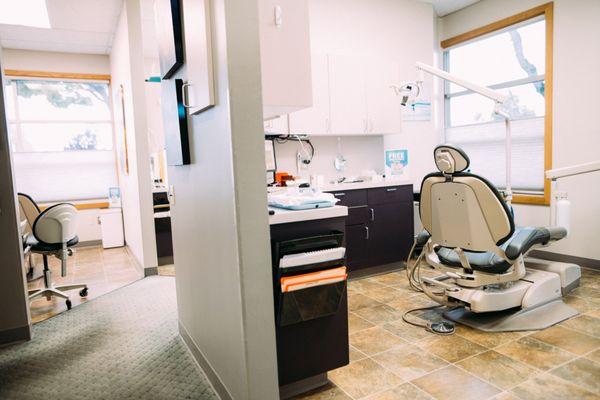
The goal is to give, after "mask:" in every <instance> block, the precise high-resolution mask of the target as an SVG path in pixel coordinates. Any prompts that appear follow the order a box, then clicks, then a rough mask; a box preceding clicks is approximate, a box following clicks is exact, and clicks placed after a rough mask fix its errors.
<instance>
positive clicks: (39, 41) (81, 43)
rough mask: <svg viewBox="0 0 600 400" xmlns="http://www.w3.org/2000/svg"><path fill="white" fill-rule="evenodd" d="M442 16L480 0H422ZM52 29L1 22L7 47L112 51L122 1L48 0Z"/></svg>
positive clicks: (146, 19) (147, 26)
mask: <svg viewBox="0 0 600 400" xmlns="http://www.w3.org/2000/svg"><path fill="white" fill-rule="evenodd" d="M153 1H154V0H141V11H142V34H143V41H144V43H143V46H144V55H145V56H146V57H156V56H157V50H156V48H157V46H156V34H155V32H154V13H153V6H152V5H153ZM420 1H423V2H426V3H429V4H431V5H432V6H433V8H434V10H435V11H436V13H437V15H438V16H440V17H443V16H444V15H448V14H450V13H453V12H455V11H458V10H460V9H462V8H465V7H467V6H470V5H471V4H474V3H477V2H478V1H479V0H420ZM46 4H47V7H48V16H49V18H50V25H51V26H52V29H43V28H32V27H26V26H17V25H6V24H0V45H1V46H2V47H4V48H8V49H25V50H40V51H56V52H69V53H84V54H110V49H111V45H112V41H113V37H114V33H115V30H116V27H117V23H118V21H119V15H120V13H121V8H122V5H123V0H46Z"/></svg>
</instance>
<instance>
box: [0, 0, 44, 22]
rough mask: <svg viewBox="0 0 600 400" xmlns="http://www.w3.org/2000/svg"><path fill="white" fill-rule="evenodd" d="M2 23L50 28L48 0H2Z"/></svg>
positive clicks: (0, 6)
mask: <svg viewBox="0 0 600 400" xmlns="http://www.w3.org/2000/svg"><path fill="white" fill-rule="evenodd" d="M0 24H8V25H24V26H33V27H36V28H50V19H49V18H48V8H47V7H46V0H0Z"/></svg>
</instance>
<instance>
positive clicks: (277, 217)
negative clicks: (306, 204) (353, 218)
mask: <svg viewBox="0 0 600 400" xmlns="http://www.w3.org/2000/svg"><path fill="white" fill-rule="evenodd" d="M269 210H273V211H275V214H274V215H269V225H276V224H287V223H289V222H301V221H312V220H315V219H326V218H336V217H345V216H347V215H348V207H346V206H333V207H325V208H312V209H310V210H284V209H282V208H275V207H269Z"/></svg>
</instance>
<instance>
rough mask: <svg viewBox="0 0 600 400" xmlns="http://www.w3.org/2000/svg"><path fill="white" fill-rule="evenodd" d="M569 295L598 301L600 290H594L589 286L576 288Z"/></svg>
mask: <svg viewBox="0 0 600 400" xmlns="http://www.w3.org/2000/svg"><path fill="white" fill-rule="evenodd" d="M570 294H572V295H573V296H577V297H584V298H591V299H595V300H600V289H595V288H592V287H589V286H579V287H578V288H576V289H574V290H573V291H572V292H571V293H570Z"/></svg>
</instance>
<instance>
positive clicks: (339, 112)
mask: <svg viewBox="0 0 600 400" xmlns="http://www.w3.org/2000/svg"><path fill="white" fill-rule="evenodd" d="M329 98H330V105H331V133H332V134H335V135H353V134H354V135H356V134H360V135H364V134H365V133H367V105H366V93H365V66H364V62H363V59H362V58H359V57H348V56H329Z"/></svg>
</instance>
